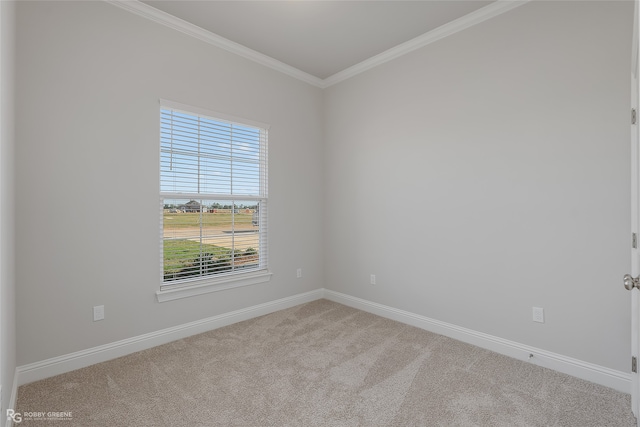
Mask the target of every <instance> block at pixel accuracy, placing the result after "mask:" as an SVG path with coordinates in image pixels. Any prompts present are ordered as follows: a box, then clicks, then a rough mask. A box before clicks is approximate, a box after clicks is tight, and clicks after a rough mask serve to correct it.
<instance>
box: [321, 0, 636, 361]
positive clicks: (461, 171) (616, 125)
mask: <svg viewBox="0 0 640 427" xmlns="http://www.w3.org/2000/svg"><path fill="white" fill-rule="evenodd" d="M632 9H633V3H632V2H533V3H529V4H526V5H524V6H522V7H519V8H517V9H515V10H512V11H510V12H508V13H505V14H504V15H501V16H498V17H496V18H494V19H491V20H489V21H486V22H484V23H482V24H480V25H477V26H475V27H472V28H470V29H468V30H465V31H463V32H460V33H457V34H455V35H453V36H450V37H448V38H446V39H443V40H440V41H438V42H436V43H433V44H431V45H429V46H426V47H424V48H422V49H420V50H417V51H414V52H413V53H410V54H408V55H406V56H403V57H401V58H398V59H396V60H394V61H392V62H389V63H386V64H384V65H382V66H379V67H377V68H374V69H372V70H369V71H367V72H365V73H363V74H361V75H358V76H356V77H353V78H351V79H349V80H346V81H344V82H342V83H340V84H337V85H335V86H332V87H330V88H328V89H326V90H325V113H326V115H325V120H326V125H325V144H326V147H325V155H326V157H325V165H326V168H325V174H326V175H325V206H326V209H325V229H326V237H325V238H326V240H325V263H326V264H325V280H326V282H325V284H326V287H327V288H329V289H332V290H335V291H339V292H343V293H346V294H348V295H352V296H356V297H360V298H364V299H366V300H370V301H374V302H378V303H381V304H385V305H388V306H392V307H396V308H399V309H403V310H407V311H409V312H413V313H417V314H420V315H423V316H427V317H430V318H433V319H437V320H440V321H444V322H448V323H451V324H455V325H459V326H462V327H466V328H470V329H472V330H475V331H480V332H484V333H488V334H491V335H494V336H497V337H502V338H504V339H508V340H512V341H516V342H520V343H523V344H527V345H530V346H533V347H537V348H542V349H545V350H547V351H552V352H556V353H559V354H563V355H566V356H570V357H574V358H577V359H580V360H584V361H587V362H591V363H595V364H598V365H601V366H605V367H609V368H612V369H617V370H620V371H625V372H626V371H628V364H629V355H630V300H629V294H628V293H627V292H626V291H625V290H624V289H623V287H622V284H621V277H622V276H623V275H624V274H625V273H626V272H628V271H629V269H630V236H629V233H630V231H629V230H630V202H629V200H630V178H629V177H630V148H629V147H630V142H629V141H630V130H629V129H630V124H629V108H630V107H629V106H630V83H629V80H630V77H629V75H630V57H631V54H630V53H631V37H630V35H631V26H632V18H633V10H632ZM370 274H376V279H377V284H376V285H371V284H370V283H369V277H370ZM532 307H542V308H544V313H545V323H543V324H541V323H533V322H532Z"/></svg>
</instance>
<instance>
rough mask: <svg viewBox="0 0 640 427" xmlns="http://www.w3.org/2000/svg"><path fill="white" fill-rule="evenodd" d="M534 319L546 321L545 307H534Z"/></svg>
mask: <svg viewBox="0 0 640 427" xmlns="http://www.w3.org/2000/svg"><path fill="white" fill-rule="evenodd" d="M533 321H534V322H539V323H544V308H540V307H533Z"/></svg>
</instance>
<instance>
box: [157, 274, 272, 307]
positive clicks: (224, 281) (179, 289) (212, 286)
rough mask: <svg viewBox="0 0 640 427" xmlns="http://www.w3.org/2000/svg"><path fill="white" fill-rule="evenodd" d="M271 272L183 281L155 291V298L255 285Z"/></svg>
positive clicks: (160, 300)
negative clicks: (171, 286) (169, 287)
mask: <svg viewBox="0 0 640 427" xmlns="http://www.w3.org/2000/svg"><path fill="white" fill-rule="evenodd" d="M271 274H272V273H271V272H270V271H269V270H261V271H255V272H251V273H245V274H237V275H233V276H227V277H222V278H218V279H199V280H194V281H193V282H189V283H185V284H183V285H182V286H180V285H176V287H175V288H174V289H166V290H159V291H156V298H157V299H158V302H166V301H172V300H176V299H181V298H188V297H193V296H196V295H202V294H208V293H210V292H217V291H224V290H227V289H233V288H239V287H241V286H249V285H256V284H258V283H264V282H268V281H269V280H271Z"/></svg>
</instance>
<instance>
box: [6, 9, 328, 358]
mask: <svg viewBox="0 0 640 427" xmlns="http://www.w3.org/2000/svg"><path fill="white" fill-rule="evenodd" d="M17 12H18V20H17V43H18V47H17V67H18V73H17V93H16V97H17V106H16V108H17V138H18V141H19V144H18V146H17V147H16V188H17V191H16V209H17V211H16V212H17V218H16V233H17V242H16V246H17V252H16V258H17V264H16V269H17V272H16V273H17V281H18V283H19V286H18V289H17V322H18V326H17V339H18V342H17V345H18V355H17V360H18V365H24V364H27V363H31V362H35V361H40V360H43V359H47V358H50V357H54V356H58V355H63V354H67V353H70V352H74V351H78V350H82V349H86V348H91V347H94V346H97V345H101V344H106V343H111V342H114V341H117V340H120V339H124V338H128V337H133V336H137V335H140V334H144V333H148V332H152V331H157V330H160V329H163V328H167V327H171V326H174V325H180V324H183V323H186V322H190V321H194V320H198V319H203V318H207V317H209V316H214V315H216V314H220V313H226V312H229V311H233V310H237V309H240V308H245V307H248V306H253V305H256V304H260V303H264V302H267V301H272V300H276V299H279V298H283V297H287V296H290V295H295V294H298V293H302V292H306V291H310V290H313V289H318V288H321V287H322V286H323V285H324V280H323V271H322V266H323V262H322V256H323V252H322V248H323V236H322V232H321V231H322V205H321V202H322V199H321V198H320V197H319V194H322V191H323V182H322V174H323V171H322V165H321V162H319V161H318V159H320V158H321V157H322V151H321V148H322V144H321V142H322V93H321V90H320V89H318V88H314V87H311V86H309V85H308V84H305V83H302V82H300V81H298V80H295V79H293V78H290V77H287V76H285V75H283V74H281V73H278V72H276V71H273V70H270V69H267V68H265V67H263V66H260V65H258V64H256V63H254V62H251V61H248V60H245V59H243V58H240V57H238V56H236V55H233V54H231V53H228V52H225V51H223V50H220V49H217V48H215V47H212V46H211V45H208V44H206V43H203V42H201V41H198V40H196V39H193V38H191V37H188V36H186V35H183V34H182V33H179V32H177V31H175V30H171V29H169V28H167V27H164V26H161V25H158V24H156V23H153V22H151V21H148V20H146V19H143V18H141V17H138V16H135V15H133V14H131V13H129V12H126V11H124V10H122V9H119V8H117V7H114V6H111V5H109V4H107V3H106V2H20V3H19V4H18V8H17ZM159 98H163V99H169V100H173V101H176V102H181V103H184V104H188V105H194V106H198V107H202V108H206V109H209V110H212V111H218V112H221V113H224V114H228V115H232V116H237V117H242V118H246V119H249V120H254V121H259V122H263V123H268V124H270V125H271V128H270V132H269V138H270V141H269V162H270V163H269V168H270V176H269V186H270V188H269V190H270V192H269V196H270V199H269V213H270V215H271V218H270V221H269V233H270V247H269V250H270V262H271V269H272V271H273V273H274V274H273V276H272V279H271V281H270V282H269V283H266V284H260V285H254V286H248V287H243V288H237V289H233V290H228V291H221V292H215V293H210V294H207V295H203V296H199V297H192V298H186V299H181V300H176V301H170V302H166V303H157V302H156V300H155V291H156V290H158V288H159V285H160V283H159V280H160V272H159V265H158V262H159V260H158V258H159V249H158V247H159V246H158V245H159V222H158V221H159V211H158V209H159V195H158V193H159V183H158V177H159V164H158V163H159V104H158V99H159ZM298 267H301V268H302V269H303V273H304V277H303V278H301V279H296V268H298ZM99 304H104V305H105V312H106V319H105V320H104V321H101V322H93V321H92V306H94V305H99Z"/></svg>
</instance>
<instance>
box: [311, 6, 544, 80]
mask: <svg viewBox="0 0 640 427" xmlns="http://www.w3.org/2000/svg"><path fill="white" fill-rule="evenodd" d="M529 1H531V0H497V1H495V2H493V3H491V4H490V5H488V6H485V7H483V8H480V9H478V10H476V11H474V12H471V13H469V14H467V15H464V16H462V17H460V18H458V19H455V20H453V21H451V22H448V23H446V24H444V25H441V26H440V27H438V28H436V29H434V30H431V31H429V32H427V33H424V34H422V35H420V36H418V37H416V38H413V39H411V40H409V41H407V42H404V43H402V44H399V45H398V46H395V47H392V48H391V49H388V50H386V51H384V52H382V53H380V54H378V55H376V56H372V57H371V58H369V59H365V60H364V61H362V62H360V63H359V64H356V65H354V66H352V67H349V68H347V69H345V70H343V71H340V72H338V73H336V74H334V75H332V76H330V77H327V78H326V79H324V80H323V84H324V87H329V86H332V85H334V84H336V83H340V82H341V81H344V80H346V79H348V78H350V77H353V76H355V75H357V74H360V73H363V72H365V71H367V70H370V69H372V68H374V67H377V66H378V65H381V64H384V63H385V62H388V61H391V60H392V59H395V58H398V57H400V56H402V55H406V54H407V53H409V52H413V51H414V50H417V49H420V48H422V47H425V46H427V45H428V44H431V43H433V42H435V41H438V40H440V39H443V38H445V37H448V36H450V35H452V34H455V33H458V32H460V31H462V30H465V29H467V28H469V27H472V26H474V25H477V24H479V23H481V22H484V21H486V20H488V19H491V18H494V17H496V16H498V15H501V14H503V13H505V12H508V11H510V10H512V9H515V8H516V7H519V6H522V5H523V4H526V3H528V2H529Z"/></svg>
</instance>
